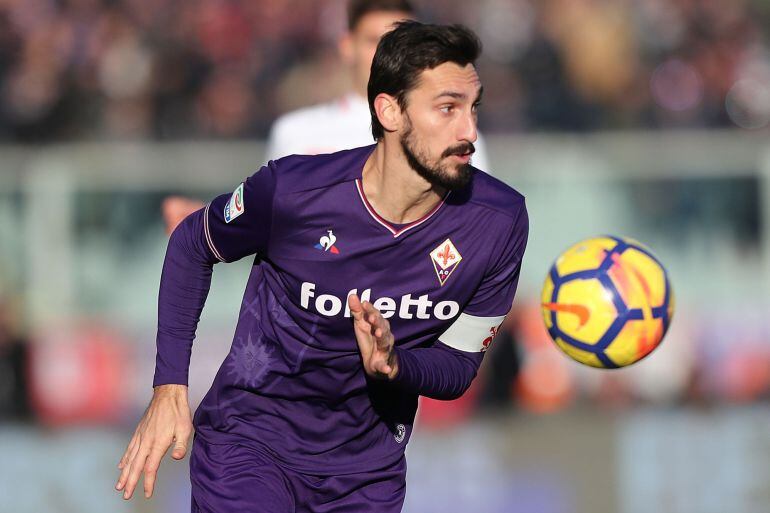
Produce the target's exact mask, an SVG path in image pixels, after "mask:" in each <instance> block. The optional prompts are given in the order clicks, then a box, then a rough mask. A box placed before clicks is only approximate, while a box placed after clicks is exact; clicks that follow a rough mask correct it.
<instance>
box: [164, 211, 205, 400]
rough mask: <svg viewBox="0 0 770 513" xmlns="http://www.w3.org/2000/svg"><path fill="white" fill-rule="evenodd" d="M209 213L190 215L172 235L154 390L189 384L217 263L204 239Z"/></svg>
mask: <svg viewBox="0 0 770 513" xmlns="http://www.w3.org/2000/svg"><path fill="white" fill-rule="evenodd" d="M204 215H205V209H201V210H198V211H197V212H194V213H193V214H190V215H189V216H188V217H187V218H186V219H185V220H184V221H182V222H181V223H180V224H179V226H178V227H177V228H176V230H174V233H172V234H171V238H170V239H169V241H168V249H167V250H166V259H165V261H164V263H163V273H162V275H161V279H160V292H159V294H158V334H157V338H156V344H157V351H158V352H157V356H156V360H155V378H154V379H153V384H152V386H158V385H165V384H169V383H174V384H181V385H186V384H187V373H188V367H189V365H190V353H191V351H192V343H193V339H194V338H195V329H196V327H197V326H198V320H199V319H200V315H201V311H202V310H203V304H204V303H205V302H206V296H207V295H208V293H209V287H210V285H211V270H212V266H213V264H214V263H215V262H216V261H217V259H216V258H215V256H214V255H213V254H212V253H211V251H210V250H209V248H208V247H207V242H206V238H205V235H204V229H203V225H204Z"/></svg>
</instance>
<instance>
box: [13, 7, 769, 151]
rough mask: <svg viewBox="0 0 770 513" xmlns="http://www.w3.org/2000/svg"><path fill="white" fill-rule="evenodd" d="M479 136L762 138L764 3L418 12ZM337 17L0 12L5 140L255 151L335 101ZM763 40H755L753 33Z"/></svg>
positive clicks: (290, 12)
mask: <svg viewBox="0 0 770 513" xmlns="http://www.w3.org/2000/svg"><path fill="white" fill-rule="evenodd" d="M416 3H417V5H418V7H419V10H420V12H421V15H422V18H423V19H426V20H430V21H436V22H462V23H464V24H467V25H469V26H470V27H472V28H474V29H475V30H476V31H477V32H478V33H479V35H480V36H481V38H482V40H483V42H484V44H485V53H484V58H483V60H482V61H481V62H480V63H479V68H480V72H481V77H482V79H483V81H484V83H485V89H486V92H485V105H484V106H483V107H482V115H481V121H480V123H481V126H482V128H483V129H484V130H485V131H487V132H500V131H506V132H510V131H524V130H538V131H543V130H572V131H586V130H601V129H625V128H667V127H677V128H678V127H741V128H744V129H757V128H763V127H765V126H767V125H768V122H770V85H769V84H770V51H769V49H770V46H769V45H768V30H767V27H769V26H770V1H768V0H730V1H728V2H725V1H720V0H537V1H535V0H481V1H478V2H467V1H464V0H433V1H430V0H423V1H420V2H416ZM344 10H345V2H344V0H0V140H5V141H21V142H48V141H62V140H65V141H69V140H78V139H89V140H94V139H96V140H104V139H153V140H168V139H182V138H201V137H206V138H212V137H217V138H234V137H237V138H249V137H264V136H265V135H266V133H267V131H268V128H269V126H270V123H271V121H272V120H273V119H274V118H275V117H276V116H277V115H279V114H281V113H283V112H285V111H287V110H290V109H292V108H296V107H299V106H302V105H308V104H311V103H315V102H318V101H321V100H325V99H329V98H331V97H333V96H335V95H337V94H339V93H341V92H342V91H344V90H345V89H346V87H347V77H346V76H345V73H346V69H345V67H344V66H342V65H341V64H340V63H339V61H338V59H337V52H336V46H335V45H336V41H337V38H338V37H339V36H340V35H341V34H342V33H343V32H344V30H345V21H344V20H345V16H344ZM763 28H764V31H763Z"/></svg>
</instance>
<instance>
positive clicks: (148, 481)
mask: <svg viewBox="0 0 770 513" xmlns="http://www.w3.org/2000/svg"><path fill="white" fill-rule="evenodd" d="M274 191H275V174H274V169H272V168H269V167H265V168H262V169H261V170H260V171H259V172H257V173H255V174H254V175H252V176H251V177H250V178H248V179H247V180H246V181H245V182H243V183H242V184H240V185H239V186H238V188H237V189H236V190H235V192H234V193H232V194H224V195H222V196H219V197H217V198H215V199H214V200H213V201H212V202H211V203H210V204H209V205H208V206H207V207H206V208H205V209H201V210H198V211H197V212H194V213H193V214H191V215H189V216H188V217H186V218H185V219H184V221H182V222H181V224H179V226H178V227H177V228H176V229H175V230H174V232H173V233H172V234H171V238H170V239H169V243H168V249H167V251H166V259H165V261H164V263H163V274H162V276H161V281H160V294H159V296H158V334H157V348H158V352H157V358H156V365H155V378H154V380H153V386H154V387H155V390H154V393H153V397H152V401H151V402H150V405H149V407H148V408H147V410H146V411H145V413H144V415H143V416H142V419H141V420H140V422H139V425H138V426H137V428H136V431H135V432H134V435H133V437H132V438H131V441H130V442H129V444H128V447H127V448H126V450H125V452H124V454H123V456H122V458H121V459H120V463H119V464H118V467H119V468H120V469H121V474H120V477H119V478H118V482H117V483H116V485H115V488H116V489H118V490H122V491H123V497H124V498H125V499H130V498H131V496H132V495H133V493H134V490H135V488H136V485H137V483H138V481H139V478H140V477H141V476H142V474H144V492H145V496H147V497H150V496H151V495H152V492H153V488H154V486H155V477H156V473H157V470H158V466H159V465H160V461H161V459H162V458H163V455H164V454H165V453H166V452H167V451H168V449H169V447H171V446H172V444H173V445H174V450H173V452H172V457H174V458H175V459H181V458H183V457H184V455H185V453H186V451H187V446H188V443H189V438H190V434H191V433H192V429H193V428H192V421H191V415H190V407H189V405H188V401H187V378H188V368H189V365H190V355H191V353H192V344H193V339H194V338H195V330H196V328H197V326H198V320H199V319H200V315H201V312H202V310H203V305H204V303H205V302H206V296H207V295H208V292H209V288H210V285H211V274H212V267H213V264H214V263H216V262H218V261H221V262H232V261H235V260H238V259H239V258H242V257H244V256H246V255H250V254H253V253H255V252H266V250H267V241H268V239H269V236H270V226H271V220H272V202H273V195H274Z"/></svg>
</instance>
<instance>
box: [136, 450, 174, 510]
mask: <svg viewBox="0 0 770 513" xmlns="http://www.w3.org/2000/svg"><path fill="white" fill-rule="evenodd" d="M169 445H170V444H165V443H164V444H159V445H157V446H155V447H153V449H152V450H151V451H150V455H149V456H148V457H147V461H145V463H144V468H143V469H142V471H143V472H144V496H145V497H146V498H148V499H149V498H150V497H151V496H152V492H153V490H154V489H155V479H156V477H157V476H158V469H159V468H160V461H161V460H162V459H163V455H164V454H166V451H167V450H168V447H169Z"/></svg>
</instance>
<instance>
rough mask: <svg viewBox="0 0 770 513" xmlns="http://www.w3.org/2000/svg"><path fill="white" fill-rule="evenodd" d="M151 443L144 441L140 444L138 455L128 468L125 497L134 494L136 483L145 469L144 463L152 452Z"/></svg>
mask: <svg viewBox="0 0 770 513" xmlns="http://www.w3.org/2000/svg"><path fill="white" fill-rule="evenodd" d="M149 445H150V444H149V443H145V442H142V443H141V444H140V445H139V450H138V451H137V453H136V457H134V458H133V459H132V460H131V464H130V465H129V469H128V478H127V479H126V484H125V488H124V489H123V498H124V499H130V498H131V496H132V495H133V494H134V489H135V488H136V484H137V483H138V482H139V478H140V477H141V475H142V470H144V464H145V463H146V462H147V457H148V456H149V454H150V451H149V447H148V446H149Z"/></svg>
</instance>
